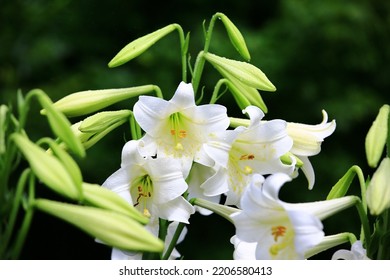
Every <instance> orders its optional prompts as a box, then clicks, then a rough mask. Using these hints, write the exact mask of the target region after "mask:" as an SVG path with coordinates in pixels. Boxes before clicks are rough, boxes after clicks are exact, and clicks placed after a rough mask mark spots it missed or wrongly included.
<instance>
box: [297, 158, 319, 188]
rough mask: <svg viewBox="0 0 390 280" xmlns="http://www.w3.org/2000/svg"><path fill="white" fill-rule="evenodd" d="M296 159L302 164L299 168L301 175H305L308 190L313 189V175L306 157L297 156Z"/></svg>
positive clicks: (311, 167)
mask: <svg viewBox="0 0 390 280" xmlns="http://www.w3.org/2000/svg"><path fill="white" fill-rule="evenodd" d="M298 158H299V159H300V160H301V161H302V162H303V166H302V167H301V169H302V172H303V174H305V176H306V179H307V182H308V188H309V190H311V189H313V187H314V183H315V174H314V169H313V166H312V165H311V162H310V160H309V158H308V157H304V156H298Z"/></svg>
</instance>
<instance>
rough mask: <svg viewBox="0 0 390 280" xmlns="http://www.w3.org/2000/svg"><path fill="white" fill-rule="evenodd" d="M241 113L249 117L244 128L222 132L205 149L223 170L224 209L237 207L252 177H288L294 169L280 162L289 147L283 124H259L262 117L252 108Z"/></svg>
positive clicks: (273, 121)
mask: <svg viewBox="0 0 390 280" xmlns="http://www.w3.org/2000/svg"><path fill="white" fill-rule="evenodd" d="M243 112H244V113H247V114H248V115H249V117H250V124H249V126H248V127H243V126H239V127H237V128H236V129H234V130H233V131H225V132H224V133H221V134H219V135H218V137H216V138H215V141H209V142H208V143H207V144H206V145H205V151H206V152H207V153H208V154H209V156H210V157H212V158H213V159H214V160H215V162H217V164H219V165H220V166H221V167H222V168H224V169H225V172H224V174H223V176H224V177H221V179H220V180H225V184H227V185H228V187H227V189H228V192H227V201H226V204H228V205H239V203H240V198H241V196H242V193H243V191H244V190H245V188H246V187H247V186H248V184H249V182H250V180H251V178H252V175H253V174H255V173H258V174H262V175H265V174H272V173H275V172H283V173H287V174H289V175H291V174H292V173H293V171H294V167H295V164H292V165H291V166H287V165H284V164H283V163H282V162H281V160H280V157H281V156H282V155H284V154H285V153H287V152H288V151H289V150H290V149H291V147H292V144H293V143H292V139H291V138H290V137H289V136H288V135H287V131H286V122H285V121H283V120H272V121H268V122H261V121H260V120H261V119H262V118H263V117H264V113H263V112H262V111H261V110H260V109H259V108H258V107H255V106H248V107H247V108H246V109H245V110H244V111H243Z"/></svg>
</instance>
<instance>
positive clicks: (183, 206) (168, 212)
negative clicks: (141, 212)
mask: <svg viewBox="0 0 390 280" xmlns="http://www.w3.org/2000/svg"><path fill="white" fill-rule="evenodd" d="M158 211H159V212H158V215H159V217H160V218H163V219H166V220H168V221H177V222H182V223H186V224H188V223H189V222H188V219H189V218H190V215H192V214H194V213H195V209H194V207H193V206H192V205H191V204H190V203H189V202H188V201H187V200H185V199H184V198H183V197H182V196H179V197H177V198H175V199H173V200H170V201H169V202H167V203H164V204H159V205H158Z"/></svg>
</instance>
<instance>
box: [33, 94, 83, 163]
mask: <svg viewBox="0 0 390 280" xmlns="http://www.w3.org/2000/svg"><path fill="white" fill-rule="evenodd" d="M35 92H36V93H37V98H38V100H39V102H40V104H41V105H42V107H43V108H44V111H45V114H46V115H47V119H48V120H49V123H50V127H51V129H52V130H53V132H54V133H55V134H56V135H57V136H58V137H59V138H60V139H61V140H62V141H64V142H65V143H66V145H67V146H68V147H69V149H71V150H72V151H73V152H75V153H76V154H77V155H79V156H81V157H84V156H85V150H84V148H83V146H82V145H81V142H80V141H78V139H77V138H76V137H75V136H74V134H73V133H72V130H71V129H70V126H71V124H70V122H69V121H68V119H67V118H66V117H65V116H64V115H63V114H62V113H61V112H60V111H59V110H58V109H57V108H55V107H54V105H53V103H52V102H51V100H50V98H49V97H47V95H46V94H45V93H44V92H43V91H41V90H35Z"/></svg>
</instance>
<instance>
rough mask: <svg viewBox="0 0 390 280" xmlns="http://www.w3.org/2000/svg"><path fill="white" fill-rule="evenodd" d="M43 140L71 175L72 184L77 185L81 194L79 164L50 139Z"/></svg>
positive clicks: (81, 181) (81, 180) (81, 179)
mask: <svg viewBox="0 0 390 280" xmlns="http://www.w3.org/2000/svg"><path fill="white" fill-rule="evenodd" d="M45 142H46V143H48V145H49V147H50V150H49V151H50V152H52V153H53V154H54V155H55V156H56V157H57V158H58V159H59V160H60V162H61V163H62V165H63V166H64V167H65V169H66V171H67V172H68V174H69V175H70V176H71V178H72V180H73V182H74V184H75V185H76V186H77V188H78V190H79V193H80V194H81V195H82V188H81V185H82V183H83V177H82V174H81V171H80V168H79V166H78V165H77V163H76V162H75V161H74V159H73V158H72V157H71V156H70V155H69V154H68V153H67V152H66V151H65V150H64V149H63V148H62V147H60V145H59V144H57V143H56V142H55V141H54V140H52V139H50V138H49V139H46V138H45Z"/></svg>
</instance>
